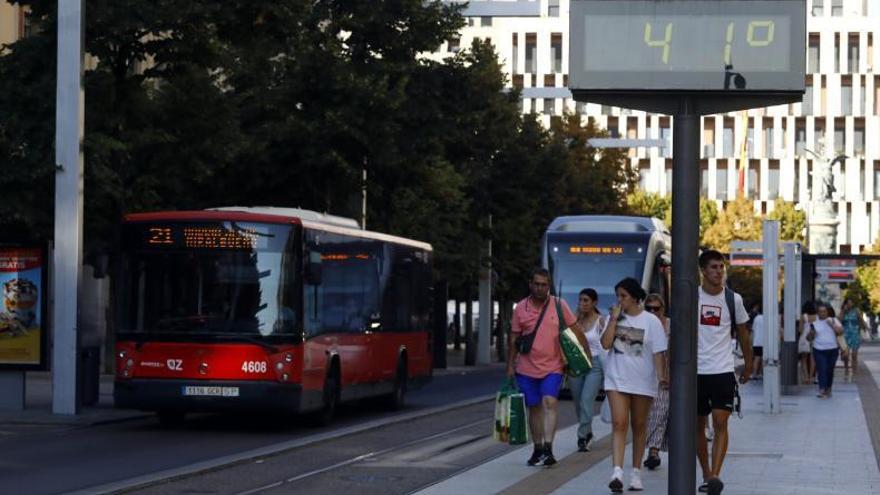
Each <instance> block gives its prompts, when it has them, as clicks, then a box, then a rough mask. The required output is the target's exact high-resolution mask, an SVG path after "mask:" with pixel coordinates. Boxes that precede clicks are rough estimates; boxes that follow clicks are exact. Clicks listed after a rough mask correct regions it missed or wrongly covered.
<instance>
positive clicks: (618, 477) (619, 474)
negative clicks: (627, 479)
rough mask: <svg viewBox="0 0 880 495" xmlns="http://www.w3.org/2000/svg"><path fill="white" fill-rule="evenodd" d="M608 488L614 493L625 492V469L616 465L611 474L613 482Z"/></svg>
mask: <svg viewBox="0 0 880 495" xmlns="http://www.w3.org/2000/svg"><path fill="white" fill-rule="evenodd" d="M608 488H609V489H611V492H612V493H623V469H621V468H620V467H617V466H614V472H613V473H612V474H611V482H610V483H608Z"/></svg>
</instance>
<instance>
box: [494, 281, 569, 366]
mask: <svg viewBox="0 0 880 495" xmlns="http://www.w3.org/2000/svg"><path fill="white" fill-rule="evenodd" d="M561 302H562V316H563V318H565V324H566V326H572V325H574V324H575V322H576V321H577V318H575V316H574V315H573V314H572V313H571V310H570V309H568V304H566V302H565V300H562V301H561ZM541 309H542V306H538V307H537V308H536V307H534V306H533V305H532V302H531V296H530V297H527V298H525V299H523V300H522V301H520V302H518V303H517V304H516V309H514V310H513V319H512V321H511V322H510V330H511V332H512V333H513V338H514V339H516V337H517V336H519V335H520V334H521V333H531V332H532V329H533V328H535V323H537V322H538V316H540V315H541ZM511 345H512V343H511ZM563 366H564V362H563V360H562V351H561V350H560V349H559V317H558V316H557V314H556V297H554V296H550V298H549V305H548V306H547V312H546V313H545V314H544V320H542V321H541V328H540V329H539V331H538V335H537V336H536V337H535V342H534V344H532V350H531V352H529V353H528V354H519V355H517V358H516V372H517V373H519V374H521V375H526V376H530V377H532V378H544V377H545V376H547V375H549V374H550V373H562V368H563Z"/></svg>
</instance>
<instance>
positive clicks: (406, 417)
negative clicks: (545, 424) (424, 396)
mask: <svg viewBox="0 0 880 495" xmlns="http://www.w3.org/2000/svg"><path fill="white" fill-rule="evenodd" d="M494 399H495V394H491V395H484V396H480V397H474V398H472V399H466V400H463V401H459V402H455V403H452V404H447V405H445V406H437V407H432V408H428V409H424V410H421V411H413V412H411V413H405V414H400V415H395V416H392V417H389V418H381V419H376V420H373V421H368V422H366V423H363V424H359V425H352V426H348V427H345V428H342V429H340V430H334V431H328V432H325V433H319V434H316V435H310V436H308V437H305V438H299V439H295V440H288V441H285V442H281V443H277V444H274V445H270V446H266V447H260V448H257V449H252V450H247V451H244V452H241V453H238V454H231V455H227V456H223V457H218V458H216V459H210V460H207V461H201V462H196V463H193V464H189V465H186V466H181V467H178V468H171V469H166V470H163V471H158V472H156V473H152V474H146V475H143V476H137V477H134V478H129V479H126V480H122V481H115V482H111V483H106V484H103V485H98V486H92V487H87V488H83V489H81V490H76V491H72V492H68V495H104V494H111V493H120V492H125V491H129V490H134V489H139V488H146V487H148V486H150V485H154V484H156V483H159V482H162V481H171V480H174V479H177V478H184V477H187V476H192V475H194V474H198V473H202V472H205V471H211V470H215V469H218V468H222V467H225V466H229V465H232V464H237V463H240V462H244V461H249V460H251V459H255V458H258V457H266V456H272V455H277V454H281V453H284V452H286V451H289V450H294V449H298V448H301V447H305V446H308V445H312V444H316V443H319V442H325V441H328V440H334V439H336V438H341V437H344V436H347V435H352V434H355V433H362V432H365V431H369V430H375V429H377V428H381V427H383V426H388V425H393V424H396V423H403V422H405V421H411V420H413V419H419V418H423V417H425V416H431V415H433V414H439V413H443V412H447V411H452V410H455V409H461V408H463V407H468V406H472V405H474V404H479V403H481V402H488V401H490V400H494Z"/></svg>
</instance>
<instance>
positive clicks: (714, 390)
mask: <svg viewBox="0 0 880 495" xmlns="http://www.w3.org/2000/svg"><path fill="white" fill-rule="evenodd" d="M735 395H736V375H734V374H733V372H732V371H731V372H730V373H719V374H717V375H697V416H708V415H709V414H711V413H712V409H723V410H725V411H728V412H733V398H734V396H735Z"/></svg>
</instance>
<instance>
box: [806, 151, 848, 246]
mask: <svg viewBox="0 0 880 495" xmlns="http://www.w3.org/2000/svg"><path fill="white" fill-rule="evenodd" d="M806 151H807V152H808V153H810V154H811V155H813V157H814V159H813V171H812V176H813V180H812V187H811V188H810V189H811V193H810V203H811V205H810V206H811V207H810V210H809V213H810V217H809V239H810V252H811V253H814V254H835V253H837V225H838V223H839V222H838V220H837V211H836V208H835V204H834V201H835V200H836V199H838V194H837V187H836V186H835V177H834V164H835V163H838V162H841V163H842V162H843V160H845V159H846V156H844V155H838V156H836V157H834V158H830V157H828V156H827V155H826V154H825V153H826V150H825V142H824V139H819V141H818V143H817V145H816V150H815V151H813V150H809V149H807V150H806Z"/></svg>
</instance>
